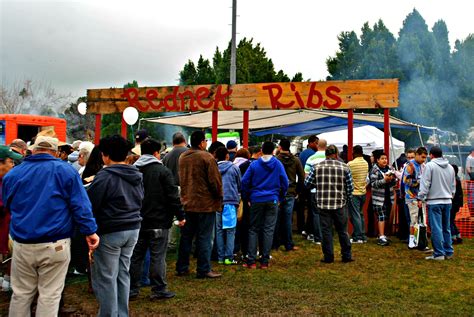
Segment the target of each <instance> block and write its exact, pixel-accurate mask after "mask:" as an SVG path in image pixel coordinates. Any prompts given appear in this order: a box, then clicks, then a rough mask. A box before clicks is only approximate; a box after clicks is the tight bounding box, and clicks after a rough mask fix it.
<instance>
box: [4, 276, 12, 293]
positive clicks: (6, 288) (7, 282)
mask: <svg viewBox="0 0 474 317" xmlns="http://www.w3.org/2000/svg"><path fill="white" fill-rule="evenodd" d="M11 290H12V288H11V286H10V281H7V280H5V279H4V280H3V282H2V291H3V292H9V291H11Z"/></svg>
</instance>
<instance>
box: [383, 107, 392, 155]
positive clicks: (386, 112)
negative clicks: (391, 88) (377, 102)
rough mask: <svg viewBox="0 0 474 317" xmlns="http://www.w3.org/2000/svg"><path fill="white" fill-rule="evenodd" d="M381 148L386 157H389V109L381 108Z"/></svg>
mask: <svg viewBox="0 0 474 317" xmlns="http://www.w3.org/2000/svg"><path fill="white" fill-rule="evenodd" d="M383 134H384V135H383V137H384V138H383V149H384V152H385V154H387V157H388V158H390V110H389V109H388V108H385V109H383Z"/></svg>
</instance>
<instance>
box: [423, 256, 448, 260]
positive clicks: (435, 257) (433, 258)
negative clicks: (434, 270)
mask: <svg viewBox="0 0 474 317" xmlns="http://www.w3.org/2000/svg"><path fill="white" fill-rule="evenodd" d="M425 260H435V261H444V255H440V256H434V255H430V256H427V257H426V258H425Z"/></svg>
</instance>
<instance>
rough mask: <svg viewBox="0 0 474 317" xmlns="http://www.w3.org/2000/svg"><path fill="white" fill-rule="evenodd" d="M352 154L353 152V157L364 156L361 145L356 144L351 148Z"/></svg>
mask: <svg viewBox="0 0 474 317" xmlns="http://www.w3.org/2000/svg"><path fill="white" fill-rule="evenodd" d="M352 154H353V156H354V158H356V157H362V156H364V149H362V146H360V145H356V146H354V147H353V148H352Z"/></svg>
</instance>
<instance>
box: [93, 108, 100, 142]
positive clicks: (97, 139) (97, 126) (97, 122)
mask: <svg viewBox="0 0 474 317" xmlns="http://www.w3.org/2000/svg"><path fill="white" fill-rule="evenodd" d="M101 126H102V114H100V113H96V114H95V133H94V144H95V145H99V142H100V128H101Z"/></svg>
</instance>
